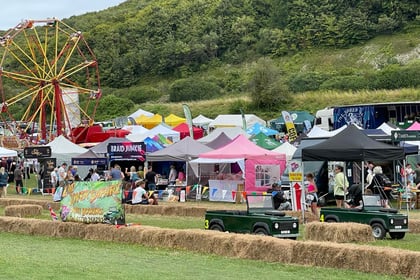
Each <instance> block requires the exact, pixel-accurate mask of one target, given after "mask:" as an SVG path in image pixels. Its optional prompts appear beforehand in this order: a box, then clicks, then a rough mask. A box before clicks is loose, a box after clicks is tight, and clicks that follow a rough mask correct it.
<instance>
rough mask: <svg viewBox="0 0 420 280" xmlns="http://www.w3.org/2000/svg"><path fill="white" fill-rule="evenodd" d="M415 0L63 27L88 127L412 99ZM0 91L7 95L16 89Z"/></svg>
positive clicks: (191, 13) (168, 14)
mask: <svg viewBox="0 0 420 280" xmlns="http://www.w3.org/2000/svg"><path fill="white" fill-rule="evenodd" d="M419 13H420V5H419V4H418V1H416V0H411V1H392V2H390V3H388V1H371V0H358V1H333V0H323V1H320V0H310V1H300V0H292V1H286V0H246V1H243V0H242V1H239V0H196V1H190V0H155V1H147V0H128V1H126V2H124V3H122V4H121V5H119V6H117V7H113V8H109V9H107V10H104V11H100V12H94V13H89V14H85V15H82V16H77V17H76V16H75V17H71V18H69V19H65V22H66V23H67V24H69V25H70V26H72V27H74V28H75V29H77V30H81V31H82V32H83V34H84V37H85V38H86V40H87V41H88V43H89V46H90V47H91V48H92V50H93V51H94V53H95V54H96V56H97V58H98V62H99V67H100V75H101V84H102V89H103V97H102V100H101V103H100V105H99V108H98V110H97V115H96V116H97V117H96V120H106V119H111V118H114V117H118V116H123V115H127V114H128V113H131V112H133V111H135V110H136V109H137V108H143V109H145V110H150V111H152V112H155V113H160V114H163V115H167V114H169V113H175V114H177V115H182V114H183V113H182V106H181V105H182V104H183V103H187V104H189V105H190V108H191V109H192V113H193V116H196V115H198V114H200V113H201V114H204V115H206V116H209V117H215V116H217V115H218V114H222V113H239V109H241V108H242V109H243V110H244V111H245V112H247V113H255V114H258V115H260V116H263V117H264V118H266V119H270V118H273V117H276V116H278V114H279V112H281V111H282V110H285V109H286V110H294V109H301V110H302V109H303V110H308V111H310V112H312V113H315V111H316V110H318V109H321V108H324V107H326V106H331V105H334V104H336V105H337V104H350V103H364V102H375V101H381V102H384V101H397V100H398V101H410V100H419V93H418V92H419V91H418V90H416V89H417V88H419V86H420V79H418V73H419V71H420V62H419V59H418V58H419V56H420V36H419V35H420V20H419V19H418V14H419ZM7 86H8V85H7V84H6V85H5V86H4V87H5V90H6V91H7V90H10V92H13V90H14V89H8V88H7Z"/></svg>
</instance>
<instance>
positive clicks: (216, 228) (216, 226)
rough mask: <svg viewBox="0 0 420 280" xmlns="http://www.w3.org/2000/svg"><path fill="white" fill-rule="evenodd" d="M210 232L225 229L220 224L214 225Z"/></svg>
mask: <svg viewBox="0 0 420 280" xmlns="http://www.w3.org/2000/svg"><path fill="white" fill-rule="evenodd" d="M210 230H215V231H223V228H222V226H221V225H219V224H212V225H211V226H210Z"/></svg>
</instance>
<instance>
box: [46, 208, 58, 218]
mask: <svg viewBox="0 0 420 280" xmlns="http://www.w3.org/2000/svg"><path fill="white" fill-rule="evenodd" d="M48 210H50V215H51V219H52V220H53V221H57V220H58V218H57V214H55V212H54V210H53V209H52V207H51V205H49V204H48Z"/></svg>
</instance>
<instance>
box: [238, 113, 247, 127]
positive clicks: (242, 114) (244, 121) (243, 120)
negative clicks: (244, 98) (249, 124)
mask: <svg viewBox="0 0 420 280" xmlns="http://www.w3.org/2000/svg"><path fill="white" fill-rule="evenodd" d="M239 110H240V111H241V116H242V129H243V130H246V119H245V114H244V110H242V108H241V109H239Z"/></svg>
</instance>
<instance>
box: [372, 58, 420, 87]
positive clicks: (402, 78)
mask: <svg viewBox="0 0 420 280" xmlns="http://www.w3.org/2000/svg"><path fill="white" fill-rule="evenodd" d="M419 71H420V65H419V64H413V65H409V66H404V67H401V66H399V65H396V64H393V65H389V66H387V67H386V68H384V69H383V70H381V71H379V72H378V73H377V74H376V77H375V80H374V81H373V85H374V88H375V89H398V88H410V87H417V86H419V85H420V81H419V79H418V73H419Z"/></svg>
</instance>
